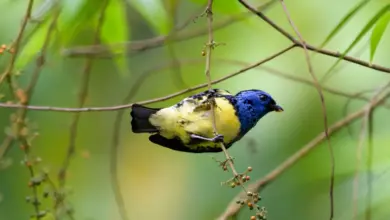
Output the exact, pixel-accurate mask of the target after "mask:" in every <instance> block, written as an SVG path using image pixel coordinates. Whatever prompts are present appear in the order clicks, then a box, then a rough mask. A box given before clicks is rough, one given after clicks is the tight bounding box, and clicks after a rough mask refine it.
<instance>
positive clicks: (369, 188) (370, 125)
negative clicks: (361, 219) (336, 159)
mask: <svg viewBox="0 0 390 220" xmlns="http://www.w3.org/2000/svg"><path fill="white" fill-rule="evenodd" d="M375 109H376V108H374V109H372V110H371V111H370V113H369V115H368V130H367V132H368V152H367V195H366V207H367V209H366V215H365V217H366V220H370V219H371V204H372V182H373V171H372V158H373V156H374V152H373V151H374V146H373V136H374V135H373V134H374V119H373V115H374V111H375Z"/></svg>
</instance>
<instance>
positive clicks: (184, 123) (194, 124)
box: [150, 97, 240, 147]
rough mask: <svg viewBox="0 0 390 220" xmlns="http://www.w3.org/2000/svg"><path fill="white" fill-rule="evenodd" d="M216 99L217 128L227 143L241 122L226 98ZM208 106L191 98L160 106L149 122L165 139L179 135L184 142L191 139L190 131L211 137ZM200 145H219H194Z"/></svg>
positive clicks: (210, 120)
mask: <svg viewBox="0 0 390 220" xmlns="http://www.w3.org/2000/svg"><path fill="white" fill-rule="evenodd" d="M215 102H216V105H215V106H214V112H215V122H216V128H217V131H218V133H219V134H222V135H223V136H224V142H225V143H229V142H231V141H232V140H233V139H234V138H236V137H237V135H238V134H239V131H240V122H239V120H238V117H237V115H236V111H235V109H234V107H233V105H232V104H231V103H230V102H229V101H228V100H227V99H226V98H223V97H218V98H215ZM203 104H204V103H203ZM208 109H209V108H207V107H206V108H202V106H201V104H200V103H199V102H196V101H194V100H190V101H185V102H183V103H182V105H180V106H172V107H169V108H164V109H161V110H160V111H159V112H157V113H156V114H155V115H153V116H152V117H151V118H150V122H151V123H152V124H153V125H154V126H157V127H158V128H159V130H160V135H162V136H164V137H166V138H174V137H179V138H180V139H181V140H182V141H183V143H184V144H187V143H189V141H190V134H197V135H200V136H203V137H208V138H212V137H214V132H213V131H214V128H213V122H212V117H211V111H210V110H208ZM201 145H204V146H209V147H218V145H217V144H214V143H207V142H205V143H201V144H197V146H198V147H199V146H201Z"/></svg>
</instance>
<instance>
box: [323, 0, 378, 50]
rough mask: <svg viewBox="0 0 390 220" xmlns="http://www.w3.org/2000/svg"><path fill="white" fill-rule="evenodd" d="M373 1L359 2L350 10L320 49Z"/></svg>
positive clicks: (364, 0)
mask: <svg viewBox="0 0 390 220" xmlns="http://www.w3.org/2000/svg"><path fill="white" fill-rule="evenodd" d="M370 1H371V0H363V1H361V2H359V3H358V4H357V5H355V7H353V8H352V9H350V11H349V12H348V13H347V14H346V15H345V16H344V17H343V18H342V19H341V21H340V22H339V23H338V24H337V26H336V27H335V28H334V29H333V30H332V31H331V32H330V34H329V35H328V36H327V37H326V39H325V40H324V42H323V43H322V44H321V46H320V48H322V47H324V46H325V45H326V44H327V43H328V42H329V41H330V40H331V39H332V38H333V37H334V36H335V35H336V34H337V33H338V32H339V31H340V30H341V28H343V27H344V26H345V25H346V24H347V23H348V21H350V20H351V19H352V17H353V16H354V15H355V14H357V13H358V12H359V11H360V9H362V8H363V6H365V5H366V4H367V3H368V2H370Z"/></svg>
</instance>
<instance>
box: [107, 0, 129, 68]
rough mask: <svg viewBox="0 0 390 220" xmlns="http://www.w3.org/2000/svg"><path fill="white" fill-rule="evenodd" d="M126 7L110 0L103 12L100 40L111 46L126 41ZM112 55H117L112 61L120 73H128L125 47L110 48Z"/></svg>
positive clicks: (120, 1) (119, 0) (127, 29)
mask: <svg viewBox="0 0 390 220" xmlns="http://www.w3.org/2000/svg"><path fill="white" fill-rule="evenodd" d="M125 10H126V7H124V5H123V3H122V0H110V2H109V4H108V5H107V8H106V10H105V15H104V21H103V25H102V28H101V32H100V37H101V38H102V40H103V41H104V42H105V43H106V44H108V45H112V44H114V43H119V42H124V41H127V40H128V36H129V29H130V28H129V26H128V25H127V22H126V20H127V19H126V11H125ZM111 51H112V52H113V53H119V54H120V55H119V56H116V57H115V59H114V61H115V62H116V64H117V65H118V68H119V70H120V73H122V74H126V73H127V72H128V71H127V70H128V69H127V63H126V59H125V58H126V56H125V52H126V48H125V47H111Z"/></svg>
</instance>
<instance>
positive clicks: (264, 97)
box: [259, 95, 267, 101]
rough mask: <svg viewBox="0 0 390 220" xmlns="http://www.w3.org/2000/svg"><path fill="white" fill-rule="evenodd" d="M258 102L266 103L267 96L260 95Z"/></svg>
mask: <svg viewBox="0 0 390 220" xmlns="http://www.w3.org/2000/svg"><path fill="white" fill-rule="evenodd" d="M259 98H260V100H261V101H266V100H267V96H266V95H260V97H259Z"/></svg>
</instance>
